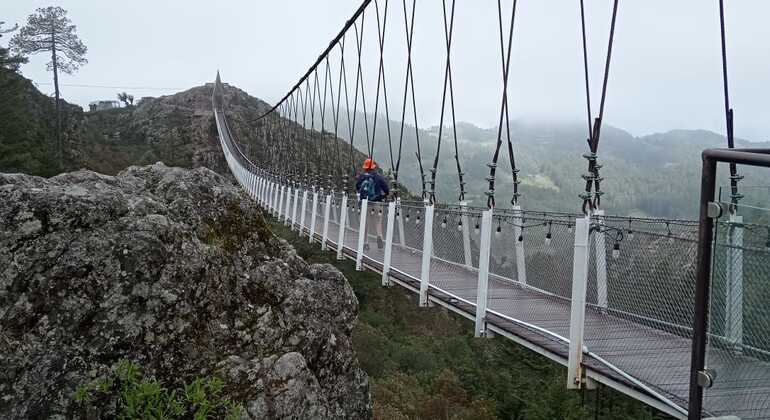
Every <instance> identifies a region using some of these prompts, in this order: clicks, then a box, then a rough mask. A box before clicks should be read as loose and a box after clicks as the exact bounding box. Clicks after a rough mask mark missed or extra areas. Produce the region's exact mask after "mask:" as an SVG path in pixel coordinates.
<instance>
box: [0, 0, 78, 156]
mask: <svg viewBox="0 0 770 420" xmlns="http://www.w3.org/2000/svg"><path fill="white" fill-rule="evenodd" d="M76 32H77V28H76V27H75V25H72V22H71V21H70V20H69V19H68V18H67V11H66V10H64V9H62V8H61V7H46V8H41V9H37V11H36V13H35V14H32V15H30V16H29V17H28V18H27V25H26V26H24V27H22V28H21V30H19V33H18V34H16V35H14V37H13V38H12V39H11V44H10V45H11V49H12V50H13V51H14V52H16V53H17V54H19V55H22V56H27V55H31V54H37V53H41V52H49V53H51V61H50V62H49V63H48V70H53V84H54V92H55V96H56V144H57V147H58V149H59V150H58V152H59V169H60V170H62V169H63V167H64V165H63V162H62V160H63V158H62V143H61V104H60V98H59V72H62V73H66V74H72V73H74V72H75V71H77V70H78V69H79V68H80V66H82V65H83V64H86V63H87V62H88V60H86V58H85V55H86V52H87V51H88V49H87V48H86V46H85V45H84V44H83V42H82V41H80V38H78V36H77V33H76Z"/></svg>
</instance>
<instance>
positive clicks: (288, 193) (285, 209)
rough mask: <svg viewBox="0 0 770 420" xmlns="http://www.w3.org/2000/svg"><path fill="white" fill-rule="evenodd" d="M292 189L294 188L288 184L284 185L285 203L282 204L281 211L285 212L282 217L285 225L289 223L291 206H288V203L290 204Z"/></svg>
mask: <svg viewBox="0 0 770 420" xmlns="http://www.w3.org/2000/svg"><path fill="white" fill-rule="evenodd" d="M293 190H294V189H293V188H292V187H290V186H287V187H286V204H284V206H283V212H284V213H285V214H284V217H283V222H284V225H286V226H289V225H291V207H289V204H291V197H292V195H293Z"/></svg>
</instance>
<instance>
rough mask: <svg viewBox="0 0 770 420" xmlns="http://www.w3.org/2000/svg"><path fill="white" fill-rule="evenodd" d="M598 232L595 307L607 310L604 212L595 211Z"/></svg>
mask: <svg viewBox="0 0 770 420" xmlns="http://www.w3.org/2000/svg"><path fill="white" fill-rule="evenodd" d="M593 214H594V215H595V216H597V218H596V219H597V222H598V226H599V230H598V231H597V232H596V234H595V235H594V253H595V254H594V255H596V261H595V263H596V305H597V306H598V307H599V308H600V309H602V310H605V311H606V310H607V304H608V302H607V242H606V235H605V233H604V232H602V230H603V229H602V228H604V210H596V211H595V212H594V213H593Z"/></svg>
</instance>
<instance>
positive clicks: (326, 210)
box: [321, 194, 332, 251]
mask: <svg viewBox="0 0 770 420" xmlns="http://www.w3.org/2000/svg"><path fill="white" fill-rule="evenodd" d="M331 211H332V196H331V194H328V195H327V196H326V203H325V204H324V229H323V235H321V250H323V251H326V247H327V246H326V240H327V239H328V238H329V214H330V213H331Z"/></svg>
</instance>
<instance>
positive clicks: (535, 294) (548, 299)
mask: <svg viewBox="0 0 770 420" xmlns="http://www.w3.org/2000/svg"><path fill="white" fill-rule="evenodd" d="M216 116H217V125H218V129H219V130H220V141H221V142H222V147H223V150H224V151H225V157H226V159H227V163H228V165H229V167H230V168H231V171H232V172H233V174H234V175H235V177H236V180H238V182H239V183H240V184H241V185H242V186H243V187H244V188H245V189H246V190H247V191H249V192H250V193H251V195H252V196H255V197H257V196H259V197H260V200H262V202H264V203H265V205H266V206H267V207H268V208H269V209H270V210H271V211H272V213H273V214H277V215H278V216H279V217H283V218H287V217H288V218H291V219H292V223H298V224H300V225H301V226H302V231H303V232H304V234H305V235H307V234H308V233H309V232H314V233H315V235H316V237H315V238H313V239H312V240H317V237H318V236H320V235H322V232H325V233H326V234H325V235H324V236H326V239H327V240H330V241H335V240H337V241H338V242H339V239H338V238H340V237H341V238H342V240H341V242H342V243H341V245H342V246H343V247H344V248H346V249H347V252H346V254H347V255H348V256H351V255H356V256H357V257H358V258H359V259H360V258H361V257H363V258H365V259H366V260H367V261H366V262H374V263H379V264H381V265H382V266H383V270H385V265H386V263H385V261H386V258H385V254H386V252H388V251H390V252H392V255H391V260H390V267H391V268H392V269H394V270H398V271H399V272H401V273H404V274H406V276H407V277H408V278H409V279H411V280H410V281H411V282H412V283H411V284H412V285H415V282H416V284H417V285H418V286H419V289H420V294H421V298H420V302H421V304H422V303H423V293H425V294H426V295H427V294H430V295H431V296H432V297H431V298H432V299H434V300H435V299H439V300H443V301H444V302H445V303H446V304H448V305H450V306H454V307H455V308H456V309H458V310H459V311H461V312H464V313H465V314H467V315H468V316H469V317H474V316H475V319H476V323H477V328H476V333H477V334H478V333H479V332H482V333H484V332H485V331H486V327H485V325H486V324H487V323H488V322H499V324H497V325H498V327H500V326H502V325H508V324H511V325H515V326H517V327H524V328H526V329H527V330H528V331H529V333H531V334H539V335H540V336H541V337H542V338H545V339H547V340H550V341H552V342H557V343H558V345H559V346H562V347H565V348H566V347H567V346H568V347H569V354H568V355H566V356H567V357H568V358H569V360H570V366H571V365H572V361H573V357H575V356H574V355H573V352H572V349H573V348H574V347H576V346H577V348H578V349H579V351H578V354H580V356H579V357H581V361H580V365H581V366H590V365H591V363H597V362H598V363H600V364H602V365H604V366H605V367H606V368H607V369H608V370H609V371H612V372H616V373H617V375H618V376H617V377H615V380H620V381H627V383H630V384H631V385H632V386H634V387H635V389H642V390H644V392H646V393H648V395H652V396H653V397H654V398H656V399H657V400H659V401H662V402H663V403H664V404H668V406H670V407H674V408H673V409H672V410H671V411H669V412H670V413H674V414H677V413H681V410H682V408H681V407H682V406H684V405H686V403H687V401H688V393H687V391H688V385H689V384H688V377H689V373H690V372H689V365H690V363H688V362H689V359H690V356H691V352H690V350H691V348H692V345H691V341H690V339H691V338H692V337H693V336H694V335H695V334H694V329H693V328H692V325H693V323H694V322H696V326H697V317H696V316H695V314H694V312H693V309H692V308H693V307H694V306H695V305H694V304H695V302H696V300H697V294H696V290H695V287H694V285H695V283H696V281H695V277H696V251H697V250H698V249H697V246H696V245H697V236H696V228H695V226H696V225H695V223H694V222H688V221H681V220H660V219H644V218H628V217H613V216H604V215H603V214H601V213H597V214H593V215H592V216H591V218H589V219H584V218H583V217H582V216H579V215H571V214H564V213H549V212H533V211H521V210H518V209H511V210H498V209H496V210H494V213H492V212H491V211H490V212H486V211H485V209H479V208H471V207H467V206H463V205H459V206H448V205H435V206H429V205H427V204H425V203H422V202H398V203H397V204H396V205H395V206H394V211H395V214H393V215H391V214H389V212H390V210H389V208H388V207H387V206H386V205H387V203H382V202H373V203H368V202H367V203H366V205H365V206H364V205H363V202H361V201H359V200H358V199H357V197H355V196H352V197H351V196H345V195H343V194H340V193H334V194H333V196H332V198H331V199H330V201H329V206H330V208H329V211H328V212H327V211H326V208H327V207H326V206H327V192H325V191H324V190H322V189H320V188H315V189H314V188H312V187H311V188H305V189H301V188H300V189H297V190H295V189H291V188H288V187H289V186H291V187H292V188H294V184H292V183H291V182H289V181H288V180H286V179H282V178H280V177H275V176H271V175H269V174H265V173H263V172H261V171H260V170H259V169H258V168H256V166H254V165H253V164H251V163H250V162H248V160H247V159H245V158H244V157H243V156H242V155H241V154H239V152H238V150H237V145H235V144H234V143H233V142H232V141H229V140H228V137H229V135H230V134H229V132H228V130H226V127H224V128H223V127H221V126H220V125H221V124H222V121H220V120H221V115H219V114H217V115H216ZM255 180H257V181H259V182H257V183H256V184H255V182H254V181H255ZM266 183H267V184H269V185H268V186H267V187H266ZM255 185H259V189H260V191H259V192H258V194H257V191H256V190H255V188H257V187H256V186H255ZM263 197H264V198H263ZM345 201H346V203H345V204H343V202H345ZM295 207H296V208H298V211H297V212H296V213H295V212H294V210H293V209H294V208H295ZM289 209H291V211H290V210H289ZM736 209H737V213H736V214H740V215H741V217H742V218H743V219H738V218H733V217H732V216H731V218H730V220H727V219H724V218H723V219H721V220H720V221H719V222H718V223H716V229H715V231H716V238H717V240H716V241H715V244H714V252H713V263H714V270H713V276H712V277H711V290H712V295H711V300H710V318H709V325H708V346H707V360H708V364H709V366H710V367H712V368H713V369H714V370H715V371H716V372H718V374H719V379H718V380H717V381H715V384H714V386H713V387H712V388H709V389H708V390H707V391H706V397H707V398H706V404H705V407H706V410H707V412H709V413H716V414H728V413H729V414H737V413H739V414H741V417H743V418H752V417H753V418H761V416H762V415H764V414H765V413H768V412H770V400H769V398H770V397H768V395H770V392H768V390H770V379H769V378H770V369H769V368H768V366H770V363H768V362H769V361H770V358H768V354H770V339H768V337H770V311H769V310H768V309H767V302H768V301H769V300H770V296H768V293H770V292H769V291H768V290H769V289H770V288H769V287H768V281H767V279H768V276H770V270H769V269H768V264H769V263H770V258H768V257H769V255H768V245H770V230H768V226H770V216H768V212H769V211H768V210H767V209H766V208H763V207H760V206H757V205H745V206H742V207H741V206H739V207H737V208H736ZM391 216H392V220H393V223H388V224H389V225H391V229H392V243H391V244H390V246H388V244H382V243H381V242H383V240H384V238H383V236H387V232H386V228H385V224H386V223H387V221H388V220H390V219H391ZM343 219H345V221H344V223H343ZM481 220H484V222H483V223H480V221H481ZM581 220H582V221H583V222H582V224H581V226H586V223H587V224H588V226H589V227H590V229H588V230H584V231H583V232H584V233H585V234H586V241H587V248H588V253H587V254H586V259H585V264H583V265H585V273H582V274H581V273H580V272H579V270H577V267H578V263H580V261H579V259H578V255H579V254H578V252H577V251H578V245H579V244H578V240H577V239H578V238H577V235H578V232H577V231H578V229H577V225H578V222H579V221H581ZM327 226H329V227H330V229H328V230H327V229H326V227H327ZM331 227H335V228H336V233H340V232H341V233H342V235H341V236H340V235H335V228H331ZM362 227H363V229H364V231H363V232H361V228H362ZM388 242H390V241H388ZM487 260H488V263H487ZM374 266H375V267H376V266H377V264H374ZM386 274H387V273H386ZM581 276H582V277H581ZM482 280H483V281H482ZM576 282H585V285H584V286H585V288H584V296H582V297H581V296H579V295H578V294H577V293H578V292H576V290H578V289H576V288H575V285H576ZM580 305H583V307H582V310H583V311H584V312H585V316H584V317H581V318H576V317H575V313H576V312H575V307H576V306H580ZM479 308H480V309H479ZM474 312H475V313H474ZM490 320H492V321H490ZM479 325H482V331H480V330H479V327H478V326H479ZM577 327H580V329H581V332H580V334H578V335H576V334H575V330H576V328H577ZM501 328H507V327H501ZM583 329H584V331H582V330H583ZM566 337H569V339H567V338H566ZM575 337H577V338H575ZM531 339H532V340H534V341H536V342H539V343H540V342H541V341H538V339H534V338H531ZM576 343H579V345H577V344H576ZM543 345H545V344H543ZM557 347H558V346H557ZM548 351H556V352H562V353H559V354H561V355H562V357H564V356H565V353H564V352H565V350H564V349H561V350H560V349H556V350H554V348H550V349H549V350H548ZM582 358H587V359H591V360H593V362H591V360H589V361H588V362H586V363H587V364H586V363H582V360H583V359H582Z"/></svg>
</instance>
